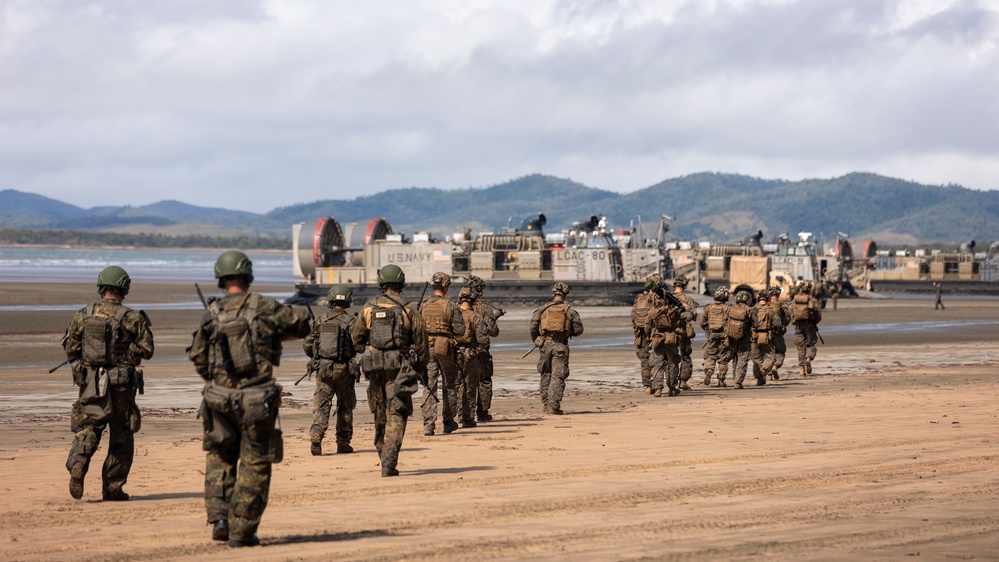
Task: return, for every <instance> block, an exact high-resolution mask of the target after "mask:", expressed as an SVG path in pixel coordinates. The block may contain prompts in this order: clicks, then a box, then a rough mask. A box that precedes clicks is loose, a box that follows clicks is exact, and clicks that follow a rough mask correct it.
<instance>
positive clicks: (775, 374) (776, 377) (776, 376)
mask: <svg viewBox="0 0 999 562" xmlns="http://www.w3.org/2000/svg"><path fill="white" fill-rule="evenodd" d="M770 376H771V377H773V379H774V380H775V381H779V380H780V373H779V372H777V367H774V368H773V370H772V371H770Z"/></svg>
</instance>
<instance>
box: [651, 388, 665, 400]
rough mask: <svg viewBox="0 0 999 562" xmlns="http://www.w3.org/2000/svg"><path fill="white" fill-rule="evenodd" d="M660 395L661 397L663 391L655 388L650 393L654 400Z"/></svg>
mask: <svg viewBox="0 0 999 562" xmlns="http://www.w3.org/2000/svg"><path fill="white" fill-rule="evenodd" d="M662 395H663V389H661V388H657V389H656V391H655V392H653V393H652V396H655V397H656V398H659V397H661V396H662Z"/></svg>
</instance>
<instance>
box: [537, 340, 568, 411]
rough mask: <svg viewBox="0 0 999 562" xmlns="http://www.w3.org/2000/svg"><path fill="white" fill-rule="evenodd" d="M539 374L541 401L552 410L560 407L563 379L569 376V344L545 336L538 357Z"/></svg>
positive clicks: (563, 385) (563, 388)
mask: <svg viewBox="0 0 999 562" xmlns="http://www.w3.org/2000/svg"><path fill="white" fill-rule="evenodd" d="M538 373H540V374H541V385H540V387H539V390H540V392H541V403H542V404H544V405H545V406H548V407H549V408H551V409H553V410H560V409H562V395H563V394H565V380H566V379H568V378H569V344H568V343H562V342H556V341H553V340H551V339H550V338H545V342H544V343H543V344H542V345H541V352H540V357H539V359H538Z"/></svg>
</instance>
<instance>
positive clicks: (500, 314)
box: [476, 299, 506, 318]
mask: <svg viewBox="0 0 999 562" xmlns="http://www.w3.org/2000/svg"><path fill="white" fill-rule="evenodd" d="M476 301H477V302H481V303H482V304H484V305H486V306H488V307H489V308H491V309H493V310H495V311H496V312H498V313H499V314H497V315H496V318H500V317H502V316H503V315H504V314H506V311H505V310H503V309H502V308H499V307H496V306H493V305H491V304H489V303H487V302H486V301H484V300H480V299H476Z"/></svg>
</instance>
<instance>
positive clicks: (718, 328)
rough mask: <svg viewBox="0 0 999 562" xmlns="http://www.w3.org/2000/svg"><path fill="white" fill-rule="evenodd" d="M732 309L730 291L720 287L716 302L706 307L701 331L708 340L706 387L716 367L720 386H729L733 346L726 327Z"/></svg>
mask: <svg viewBox="0 0 999 562" xmlns="http://www.w3.org/2000/svg"><path fill="white" fill-rule="evenodd" d="M730 308H732V307H731V306H729V304H728V289H726V288H725V287H719V288H718V290H716V291H715V302H713V303H711V304H709V305H708V306H706V307H704V314H703V319H702V320H701V329H702V330H704V336H705V337H706V338H707V339H708V344H707V349H705V350H704V363H703V368H704V386H710V385H711V376H712V375H714V374H715V365H716V364H717V365H718V386H719V387H723V386H728V385H726V384H725V376H726V375H728V363H729V361H731V360H732V357H731V356H732V346H731V345H729V340H728V336H726V335H725V325H726V324H728V311H729V309H730Z"/></svg>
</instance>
